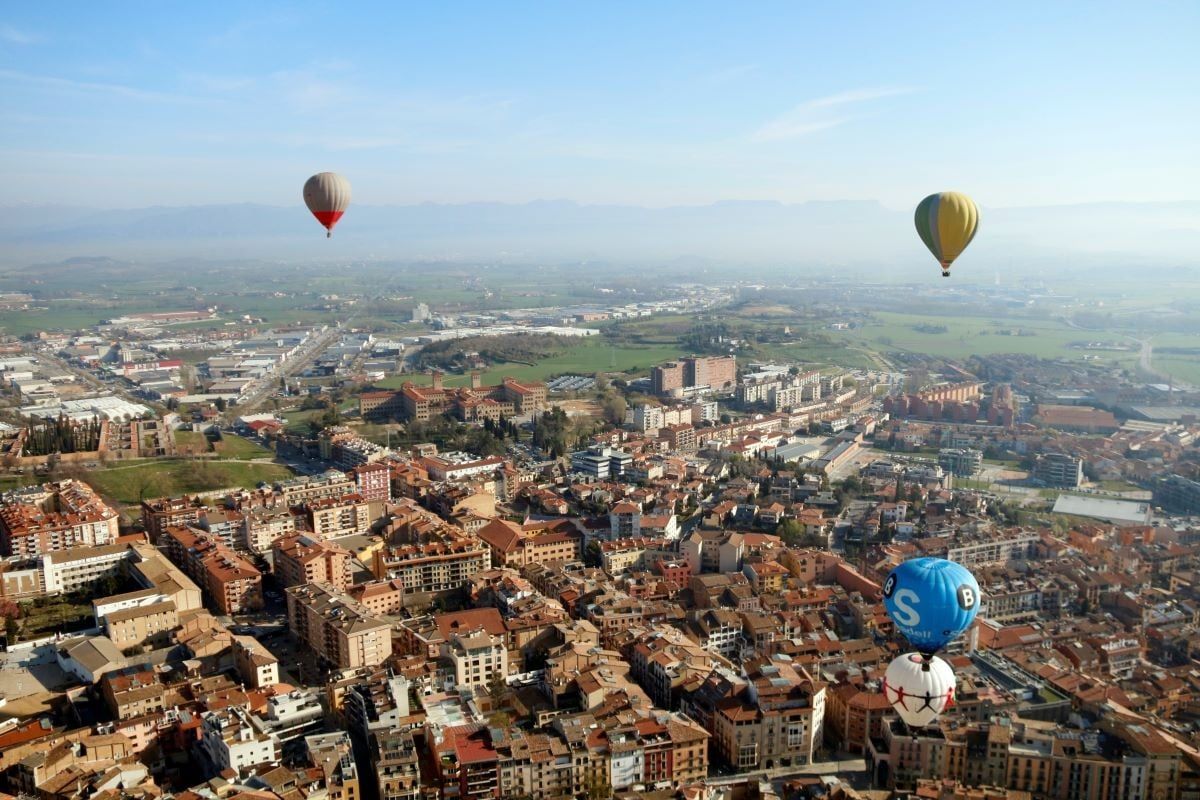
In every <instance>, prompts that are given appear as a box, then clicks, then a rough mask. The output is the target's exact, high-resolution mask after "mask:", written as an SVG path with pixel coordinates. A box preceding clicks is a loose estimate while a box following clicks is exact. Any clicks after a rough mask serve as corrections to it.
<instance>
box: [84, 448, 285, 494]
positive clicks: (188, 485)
mask: <svg viewBox="0 0 1200 800" xmlns="http://www.w3.org/2000/svg"><path fill="white" fill-rule="evenodd" d="M291 476H292V471H291V470H289V469H288V468H287V467H285V466H282V465H280V464H270V463H262V464H242V463H231V462H227V461H212V460H208V461H199V460H192V459H181V460H174V461H168V460H163V459H160V460H157V461H146V462H141V463H138V464H134V465H128V464H121V465H118V466H115V467H109V468H107V469H99V470H92V471H90V472H88V473H86V474H85V475H83V476H82V479H83V480H84V481H85V482H87V483H89V484H91V486H92V487H93V488H94V489H95V490H96V491H97V492H99V493H100V494H101V495H103V496H104V497H105V498H106V499H108V500H110V501H112V502H114V503H116V504H118V505H121V506H135V505H137V504H138V503H140V502H141V501H142V499H143V498H146V497H163V496H168V495H169V496H178V495H181V494H188V493H191V492H203V491H212V490H215V489H226V488H229V489H232V488H244V489H253V488H255V487H256V486H257V485H258V484H259V483H261V482H263V481H266V482H272V481H278V480H283V479H285V478H289V477H291Z"/></svg>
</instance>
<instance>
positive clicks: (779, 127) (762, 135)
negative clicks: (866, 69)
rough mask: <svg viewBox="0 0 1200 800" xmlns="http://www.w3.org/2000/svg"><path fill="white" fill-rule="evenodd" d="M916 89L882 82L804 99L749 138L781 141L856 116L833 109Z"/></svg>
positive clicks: (834, 124)
mask: <svg viewBox="0 0 1200 800" xmlns="http://www.w3.org/2000/svg"><path fill="white" fill-rule="evenodd" d="M913 91H914V90H913V89H911V88H905V87H886V86H883V87H877V88H872V89H853V90H850V91H846V92H839V93H838V94H831V95H828V96H827V97H818V98H816V99H814V100H809V101H807V102H804V103H801V104H800V105H798V106H796V107H795V108H793V109H792V110H791V111H788V112H787V113H785V114H781V115H779V116H778V117H776V118H775V119H773V120H770V121H769V122H767V123H765V124H764V125H762V126H761V127H760V128H759V129H758V130H756V131H754V133H752V134H751V135H750V140H751V141H753V142H778V141H783V140H785V139H796V138H799V137H801V136H807V135H808V134H810V133H816V132H817V131H823V130H828V129H830V128H836V127H837V126H839V125H842V124H844V123H847V122H849V121H850V120H852V119H854V117H853V116H852V115H849V114H844V113H843V114H837V113H834V112H833V111H832V109H840V108H844V107H846V106H853V105H858V104H860V103H867V102H870V101H872V100H880V99H883V98H885V97H895V96H896V95H902V94H911V93H912V92H913Z"/></svg>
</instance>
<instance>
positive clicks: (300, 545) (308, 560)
mask: <svg viewBox="0 0 1200 800" xmlns="http://www.w3.org/2000/svg"><path fill="white" fill-rule="evenodd" d="M274 556H275V575H276V577H278V578H279V582H280V584H282V585H283V586H284V587H288V586H302V585H304V584H306V583H324V584H327V585H329V586H332V587H333V588H335V589H337V590H339V591H345V590H346V588H347V587H349V586H350V578H351V567H350V553H349V552H348V551H346V550H344V549H342V548H341V547H338V546H337V545H335V544H332V543H331V542H323V541H321V540H320V539H318V538H316V537H315V536H312V535H310V534H307V533H296V534H292V535H291V536H285V537H283V538H282V539H279V540H278V541H276V542H275V546H274Z"/></svg>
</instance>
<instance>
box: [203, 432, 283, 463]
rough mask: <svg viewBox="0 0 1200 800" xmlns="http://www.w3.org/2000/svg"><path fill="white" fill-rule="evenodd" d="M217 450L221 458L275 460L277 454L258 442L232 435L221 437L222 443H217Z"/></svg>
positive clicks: (227, 434)
mask: <svg viewBox="0 0 1200 800" xmlns="http://www.w3.org/2000/svg"><path fill="white" fill-rule="evenodd" d="M215 450H216V452H217V453H219V454H220V457H221V458H237V459H249V458H274V457H275V454H274V453H272V452H271V451H270V450H268V449H267V448H265V447H263V446H262V445H260V444H259V443H257V442H252V441H250V440H249V439H243V438H242V437H241V436H235V435H234V434H232V433H225V434H222V435H221V441H220V442H218V443H217V445H216V447H215Z"/></svg>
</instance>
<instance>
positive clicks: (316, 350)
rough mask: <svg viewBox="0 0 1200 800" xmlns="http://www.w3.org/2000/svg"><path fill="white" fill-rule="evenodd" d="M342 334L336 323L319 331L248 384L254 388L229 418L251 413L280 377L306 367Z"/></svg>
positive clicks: (277, 384) (277, 383) (265, 397)
mask: <svg viewBox="0 0 1200 800" xmlns="http://www.w3.org/2000/svg"><path fill="white" fill-rule="evenodd" d="M352 321H353V318H351V319H348V320H346V325H347V326H348V325H349V324H350V323H351V322H352ZM341 334H342V328H341V327H339V326H336V325H331V326H329V327H328V328H326V329H325V330H324V331H322V332H321V333H319V334H318V335H317V336H316V337H315V338H314V339H313V340H312V341H311V342H309V343H308V344H306V345H305V346H304V348H303V349H302V350H301V351H300V352H299V353H296V354H295V355H294V356H292V357H291V358H289V359H287V360H286V361H284V362H283V363H282V364H280V365H279V368H278V369H274V370H272V371H271V374H270V375H268V376H265V377H263V378H259V379H258V380H257V381H253V382H252V383H251V384H250V385H251V386H253V387H254V388H253V389H251V390H250V393H249V394H248V395H246V396H245V397H242V398H240V399H239V400H238V402H237V407H236V408H235V409H233V411H231V413H230V418H231V419H232V418H236V417H241V416H245V415H246V414H251V413H253V412H254V409H255V407H256V406H258V404H259V403H261V402H263V401H264V400H266V399H267V397H269V396H270V395H272V394H274V393H275V392H276V391H277V390H278V387H279V379H280V378H290V377H291V376H292V375H295V374H296V373H297V372H299V371H300V370H302V369H304V368H305V367H307V366H308V365H309V364H311V363H312V362H313V359H315V358H316V357H317V356H319V355H321V353H323V352H325V350H326V348H328V347H329V346H330V345H331V344H333V343H334V342H335V341H337V339H338V337H339V336H341Z"/></svg>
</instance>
